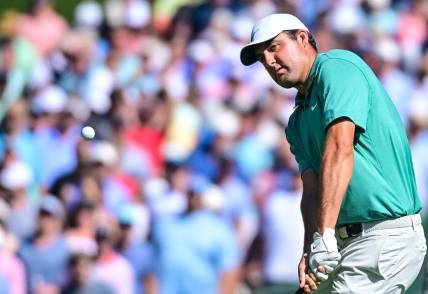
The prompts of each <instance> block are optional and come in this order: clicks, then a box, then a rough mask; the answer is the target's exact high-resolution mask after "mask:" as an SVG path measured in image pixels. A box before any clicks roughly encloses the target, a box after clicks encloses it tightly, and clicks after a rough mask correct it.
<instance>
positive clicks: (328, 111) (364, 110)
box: [318, 59, 369, 132]
mask: <svg viewBox="0 0 428 294" xmlns="http://www.w3.org/2000/svg"><path fill="white" fill-rule="evenodd" d="M318 83H319V84H320V86H321V87H319V91H321V93H318V94H319V98H320V99H321V101H322V103H323V108H324V113H323V123H324V128H325V129H327V128H328V126H329V125H330V124H331V123H332V122H333V121H334V120H336V119H338V118H342V117H346V118H348V119H350V120H352V122H353V123H354V124H355V125H356V126H357V127H358V128H359V131H360V132H364V131H365V130H366V126H367V115H368V111H369V84H368V81H367V79H366V77H365V76H364V74H363V72H362V71H361V70H360V69H359V68H358V67H357V66H356V65H355V64H354V63H352V62H350V61H347V60H343V59H329V60H326V61H325V62H324V63H323V64H322V66H321V68H320V72H319V81H318Z"/></svg>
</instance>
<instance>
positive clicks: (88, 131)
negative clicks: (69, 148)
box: [82, 126, 95, 140]
mask: <svg viewBox="0 0 428 294" xmlns="http://www.w3.org/2000/svg"><path fill="white" fill-rule="evenodd" d="M82 137H83V138H85V139H86V140H92V139H93V138H94V137H95V130H94V128H93V127H91V126H85V127H83V128H82Z"/></svg>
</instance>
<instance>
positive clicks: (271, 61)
mask: <svg viewBox="0 0 428 294" xmlns="http://www.w3.org/2000/svg"><path fill="white" fill-rule="evenodd" d="M263 58H264V60H265V63H266V66H269V67H274V66H275V64H276V60H275V58H274V56H273V54H272V53H271V52H269V51H267V50H265V51H264V52H263Z"/></svg>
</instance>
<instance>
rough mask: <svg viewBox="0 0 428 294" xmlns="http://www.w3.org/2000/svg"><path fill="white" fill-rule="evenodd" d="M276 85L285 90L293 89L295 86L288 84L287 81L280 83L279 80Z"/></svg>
mask: <svg viewBox="0 0 428 294" xmlns="http://www.w3.org/2000/svg"><path fill="white" fill-rule="evenodd" d="M276 83H277V84H278V85H280V86H281V87H283V88H286V89H290V88H293V87H294V86H295V83H292V82H289V81H281V80H279V81H276Z"/></svg>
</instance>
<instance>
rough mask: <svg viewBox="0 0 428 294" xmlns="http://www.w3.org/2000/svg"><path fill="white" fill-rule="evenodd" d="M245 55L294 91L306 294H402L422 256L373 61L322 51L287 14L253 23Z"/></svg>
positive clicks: (401, 153)
mask: <svg viewBox="0 0 428 294" xmlns="http://www.w3.org/2000/svg"><path fill="white" fill-rule="evenodd" d="M241 61H242V63H243V64H244V65H250V64H253V63H255V62H256V61H259V62H261V63H262V64H263V66H264V67H265V68H266V70H267V72H268V73H269V75H270V76H271V77H272V79H273V80H274V81H275V82H276V83H278V84H279V85H280V86H282V87H285V88H291V87H294V88H296V89H297V90H298V93H297V96H296V98H295V110H294V112H293V114H292V115H291V117H290V119H289V122H288V126H287V129H286V136H287V139H288V141H289V143H290V146H291V151H292V152H293V154H294V156H295V158H296V160H297V162H298V164H299V170H300V173H301V176H302V180H303V197H302V202H301V210H302V215H303V220H304V223H305V240H304V248H303V256H302V260H301V262H300V264H299V265H298V271H299V280H300V287H301V288H303V289H304V290H305V292H306V293H309V292H313V291H315V292H316V293H347V294H349V293H404V292H405V291H406V290H407V289H408V288H409V287H410V285H411V284H412V283H413V281H414V280H415V278H416V277H417V275H418V273H419V271H420V269H421V266H422V263H423V260H424V256H425V253H426V241H425V236H424V233H423V229H422V225H421V217H420V216H419V214H418V212H419V211H420V210H421V203H420V201H419V198H418V194H417V191H416V185H415V177H414V172H413V166H412V160H411V154H410V148H409V144H408V140H407V137H406V131H405V128H404V126H403V124H402V122H401V120H400V116H399V114H398V112H397V110H396V109H395V107H394V105H393V103H392V102H391V99H390V98H389V96H388V94H387V93H386V91H385V90H384V88H383V87H382V85H381V83H380V82H379V80H378V79H377V78H376V76H375V74H374V73H373V72H372V70H371V69H370V68H369V66H368V65H367V64H366V63H365V62H364V61H363V60H362V59H361V58H359V57H358V56H357V55H355V54H353V53H352V52H349V51H346V50H331V51H328V52H326V53H318V52H317V46H316V43H315V40H314V38H313V36H312V35H311V33H310V32H309V30H308V28H307V27H306V26H305V25H304V24H303V23H302V22H301V21H300V20H299V19H297V18H296V17H294V16H292V15H289V14H272V15H269V16H266V17H264V18H262V19H260V20H259V21H258V22H256V24H255V26H254V28H253V31H252V34H251V43H249V44H248V45H246V46H245V47H244V48H243V49H242V50H241Z"/></svg>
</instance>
